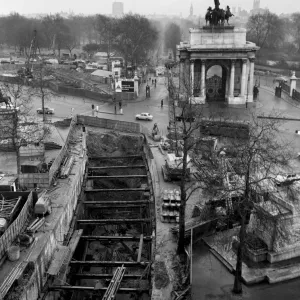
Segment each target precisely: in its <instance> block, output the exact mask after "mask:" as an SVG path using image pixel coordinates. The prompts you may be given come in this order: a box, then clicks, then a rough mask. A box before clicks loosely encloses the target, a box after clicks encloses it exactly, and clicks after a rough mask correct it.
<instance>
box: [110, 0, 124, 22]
mask: <svg viewBox="0 0 300 300" xmlns="http://www.w3.org/2000/svg"><path fill="white" fill-rule="evenodd" d="M112 15H113V17H116V18H120V17H122V16H123V15H124V3H123V2H113V4H112Z"/></svg>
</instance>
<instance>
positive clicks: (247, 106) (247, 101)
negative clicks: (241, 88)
mask: <svg viewBox="0 0 300 300" xmlns="http://www.w3.org/2000/svg"><path fill="white" fill-rule="evenodd" d="M247 108H248V100H247V99H246V109H247Z"/></svg>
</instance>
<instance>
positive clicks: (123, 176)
mask: <svg viewBox="0 0 300 300" xmlns="http://www.w3.org/2000/svg"><path fill="white" fill-rule="evenodd" d="M147 177H148V176H147V175H101V176H100V175H99V176H94V175H93V176H88V177H87V179H114V178H125V179H127V178H147Z"/></svg>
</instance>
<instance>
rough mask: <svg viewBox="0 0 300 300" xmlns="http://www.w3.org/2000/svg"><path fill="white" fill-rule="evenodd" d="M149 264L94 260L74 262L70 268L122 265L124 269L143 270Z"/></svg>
mask: <svg viewBox="0 0 300 300" xmlns="http://www.w3.org/2000/svg"><path fill="white" fill-rule="evenodd" d="M149 263H150V262H148V261H142V262H135V261H95V260H85V261H83V260H76V261H71V262H70V265H71V266H90V267H97V266H98V267H119V266H122V265H124V267H126V268H127V267H136V268H137V267H138V268H145V267H147V265H148V264H149Z"/></svg>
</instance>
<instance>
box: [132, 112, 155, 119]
mask: <svg viewBox="0 0 300 300" xmlns="http://www.w3.org/2000/svg"><path fill="white" fill-rule="evenodd" d="M135 118H136V119H137V120H146V121H152V120H153V116H152V115H150V114H149V113H140V114H137V115H136V116H135Z"/></svg>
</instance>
